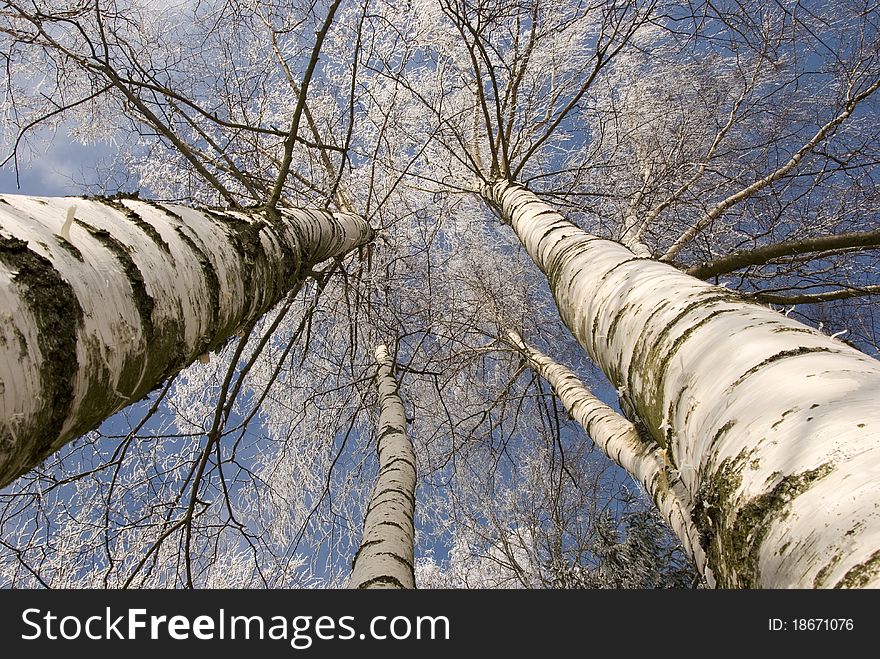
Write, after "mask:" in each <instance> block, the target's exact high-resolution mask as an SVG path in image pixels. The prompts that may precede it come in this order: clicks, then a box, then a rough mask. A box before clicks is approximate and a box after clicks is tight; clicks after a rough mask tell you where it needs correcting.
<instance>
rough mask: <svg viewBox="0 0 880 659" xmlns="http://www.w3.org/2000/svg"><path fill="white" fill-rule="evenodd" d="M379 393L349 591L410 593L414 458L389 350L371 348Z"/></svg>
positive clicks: (414, 488) (411, 585)
mask: <svg viewBox="0 0 880 659" xmlns="http://www.w3.org/2000/svg"><path fill="white" fill-rule="evenodd" d="M376 362H377V364H378V367H379V368H378V372H377V374H376V383H377V386H378V388H379V407H380V411H379V438H378V444H377V447H376V450H377V452H378V454H379V477H378V478H377V479H376V487H375V488H374V489H373V496H372V497H371V498H370V505H369V507H368V508H367V514H366V517H365V519H364V536H363V539H362V540H361V546H360V549H358V552H357V554H356V555H355V557H354V562H353V564H352V571H351V580H350V581H349V587H350V588H415V577H414V575H413V560H414V549H413V541H414V538H415V531H414V529H413V514H414V512H415V496H416V456H415V453H414V452H413V447H412V442H410V440H409V438H408V437H407V436H406V415H405V414H404V410H403V402H402V401H401V400H400V395H399V394H398V393H397V381H396V380H395V379H394V368H393V363H392V361H391V358H390V357H389V356H388V349H387V348H386V347H385V346H384V345H380V346H378V347H377V348H376Z"/></svg>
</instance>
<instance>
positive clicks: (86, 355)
mask: <svg viewBox="0 0 880 659" xmlns="http://www.w3.org/2000/svg"><path fill="white" fill-rule="evenodd" d="M274 217H275V219H274V220H269V219H267V218H266V217H265V216H263V215H261V214H258V213H250V214H248V213H234V212H218V211H207V210H197V209H193V208H188V207H184V206H177V205H171V204H156V203H149V202H146V201H138V200H111V199H99V198H92V199H83V198H39V197H29V196H19V195H0V313H2V318H0V486H2V485H5V484H7V483H9V482H10V481H12V480H13V479H14V478H16V477H17V476H19V475H20V474H22V473H24V472H25V471H27V470H28V469H30V468H32V467H34V466H36V465H37V464H39V462H40V461H41V460H42V459H44V458H45V457H46V456H47V455H49V454H50V453H52V452H53V451H55V450H57V449H58V448H60V447H61V446H62V445H63V444H65V443H67V442H69V441H71V440H73V439H75V438H76V437H79V436H80V435H82V434H83V433H85V432H87V431H88V430H91V429H92V428H94V427H96V426H97V425H98V424H99V423H100V422H101V421H102V420H104V419H105V418H106V417H108V416H109V415H111V414H112V413H114V412H116V411H117V410H119V409H121V408H123V407H125V406H126V405H128V404H129V403H133V402H135V401H137V400H139V399H141V398H143V397H144V395H146V394H147V393H148V392H149V391H150V390H151V389H153V388H154V387H156V386H157V385H158V384H159V383H161V382H162V381H163V380H164V379H166V378H168V377H169V376H171V375H173V374H174V373H176V372H177V371H178V370H180V369H181V368H182V367H184V366H186V365H187V364H189V363H191V362H192V361H193V360H195V359H196V358H197V357H198V356H199V355H202V354H204V353H206V352H208V351H210V350H215V349H217V348H219V347H220V346H221V345H222V344H223V342H224V341H226V340H227V339H228V338H229V337H230V336H232V335H233V334H234V333H235V332H236V331H237V330H238V329H239V328H241V327H242V326H243V325H245V324H247V323H249V322H250V321H252V320H255V319H257V318H259V317H260V316H261V315H262V314H264V313H265V312H266V311H268V310H269V309H270V308H271V307H272V306H274V305H275V304H276V303H277V302H278V301H279V300H281V299H282V298H283V296H284V295H285V294H286V293H287V292H288V291H289V290H290V289H291V288H292V287H293V286H294V285H295V284H296V283H297V282H298V281H300V280H301V279H302V278H303V277H304V276H305V274H306V271H307V270H308V268H309V267H310V266H311V265H312V264H315V263H318V262H320V261H323V260H325V259H328V258H331V257H339V256H342V255H344V254H345V253H346V252H348V251H349V250H350V249H352V248H353V247H355V246H358V245H361V244H364V243H365V242H366V241H368V240H370V239H371V237H372V233H373V232H372V229H371V228H370V226H369V225H368V224H367V223H366V222H365V221H364V220H362V219H361V218H359V217H357V216H355V215H346V214H337V215H333V214H331V213H328V212H326V211H320V210H295V211H284V212H283V216H280V217H279V216H277V215H276V216H274Z"/></svg>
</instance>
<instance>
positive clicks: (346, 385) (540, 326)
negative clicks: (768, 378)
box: [0, 0, 880, 587]
mask: <svg viewBox="0 0 880 659" xmlns="http://www.w3.org/2000/svg"><path fill="white" fill-rule="evenodd" d="M878 27H880V11H878V9H877V8H876V7H874V6H873V5H871V4H870V3H865V2H862V1H860V0H844V1H843V2H834V3H831V2H821V1H817V2H804V1H800V0H780V1H779V2H775V3H770V4H767V3H764V2H760V1H758V0H754V1H751V0H747V1H739V2H726V1H722V2H701V1H699V0H678V1H676V0H670V1H665V0H632V1H624V2H618V1H616V0H595V1H594V2H573V1H572V2H558V1H553V2H551V1H549V0H493V1H484V0H410V1H409V2H394V1H391V0H387V1H386V0H332V1H327V0H322V1H318V2H300V1H299V0H250V1H239V0H201V1H200V2H191V1H189V0H178V1H176V2H154V1H152V0H106V1H97V0H46V1H42V0H38V1H32V2H19V0H10V1H8V2H7V3H6V7H5V8H4V9H3V10H0V33H2V37H0V39H2V43H3V48H2V49H0V52H2V53H3V58H4V64H5V75H4V82H3V88H2V90H3V96H2V100H0V108H2V111H3V113H4V123H3V127H4V138H5V139H4V144H5V147H6V153H7V155H8V158H7V160H6V166H7V167H14V168H15V170H16V172H17V173H18V175H19V176H20V177H22V178H25V177H27V176H28V170H27V166H28V163H29V162H31V161H32V160H33V159H37V158H41V157H46V156H45V155H43V154H42V153H41V152H40V151H39V139H38V138H39V136H40V135H44V134H45V133H46V131H55V132H56V138H55V139H56V143H57V142H58V140H61V139H70V140H73V141H76V142H79V143H82V144H85V145H89V144H91V145H94V144H102V145H110V146H109V148H108V147H104V148H106V149H107V150H108V151H109V152H110V153H111V160H110V161H109V162H106V163H102V164H101V165H100V167H97V168H95V170H94V171H92V172H89V173H84V175H83V180H82V181H81V183H82V185H81V186H80V187H81V192H82V193H83V194H92V195H100V196H102V197H105V198H106V197H115V198H116V199H117V200H121V199H125V198H129V197H132V196H134V197H140V198H149V199H152V200H159V201H165V202H173V203H176V204H185V205H189V206H194V207H200V208H204V209H214V210H215V211H217V212H229V211H234V212H241V213H279V212H281V213H283V212H287V211H288V209H295V208H318V209H324V210H329V211H332V212H336V213H353V214H357V215H359V216H360V217H361V218H363V219H364V220H366V221H367V222H369V224H370V225H371V226H372V227H373V228H374V230H375V237H374V238H373V240H372V242H371V243H370V244H369V245H366V246H362V247H359V248H358V249H356V250H354V251H352V252H350V253H349V254H348V255H347V256H345V257H340V258H335V259H333V260H331V261H327V262H325V263H323V264H321V265H320V266H317V265H315V266H314V268H313V269H312V270H311V271H310V272H309V273H308V275H309V277H308V279H307V280H306V281H305V283H303V284H302V285H301V286H297V287H295V288H294V289H293V291H292V292H291V293H290V294H289V295H288V296H287V297H285V299H283V300H282V301H281V302H279V303H278V304H277V305H276V306H275V307H274V308H273V309H272V310H270V311H269V312H268V313H266V314H265V315H264V316H263V317H262V318H261V319H260V320H259V321H258V322H256V323H255V324H253V325H252V326H248V327H246V328H243V330H242V331H240V332H239V333H238V334H236V335H234V336H233V337H232V338H231V339H230V340H229V341H228V342H226V343H225V344H224V345H221V346H216V347H215V349H214V351H213V352H211V353H210V354H208V355H205V356H204V358H203V359H199V360H196V361H195V362H194V363H192V364H191V365H190V366H188V367H187V368H185V369H183V370H180V371H179V372H178V373H176V374H175V375H174V376H173V377H171V378H170V379H168V380H167V382H164V383H163V384H162V386H161V387H160V388H158V389H157V390H155V391H153V392H150V394H149V395H148V396H147V398H146V399H144V400H141V401H139V402H137V403H135V404H133V405H131V406H129V407H127V408H125V409H124V410H122V411H121V412H120V413H118V414H117V415H116V416H114V417H112V418H110V419H109V420H108V421H106V422H105V423H104V424H103V425H101V426H100V428H96V429H95V430H91V431H89V432H87V433H86V434H85V435H83V436H82V437H81V438H79V439H78V440H77V441H75V442H72V443H70V444H67V445H66V446H64V447H63V448H61V449H60V450H59V451H57V452H56V453H53V454H52V455H51V456H49V457H48V458H47V460H46V461H45V462H44V463H43V464H41V465H40V466H39V467H37V468H35V469H34V470H32V471H30V472H28V473H27V474H25V475H24V476H22V477H20V478H19V479H18V480H17V481H15V482H14V483H13V484H12V485H11V486H9V487H7V488H6V489H5V490H3V491H2V493H0V549H2V551H0V583H3V584H8V585H14V586H93V587H119V586H129V585H132V586H143V587H181V586H189V587H218V586H228V587H252V586H256V587H261V586H265V587H297V586H328V585H329V586H340V585H344V584H346V583H347V582H348V578H349V573H350V570H351V562H352V559H353V558H354V556H355V554H356V552H357V550H358V546H359V543H360V541H361V532H362V526H363V521H364V516H365V513H366V507H367V505H368V503H369V500H370V493H371V491H372V489H373V486H374V484H375V482H376V474H377V471H378V466H377V464H376V459H375V450H376V444H377V441H378V435H379V432H380V423H379V392H378V390H377V388H376V382H375V375H376V365H375V349H376V347H377V346H379V345H387V347H388V352H389V353H390V359H391V361H393V362H394V364H395V370H396V377H397V382H398V393H399V394H400V397H401V399H402V402H403V406H404V410H405V416H406V432H407V435H408V436H409V438H410V439H411V440H412V443H413V448H414V451H415V458H416V463H417V470H416V472H417V477H418V480H417V487H416V496H415V501H416V505H415V529H416V533H415V536H416V537H415V576H416V583H417V585H421V586H444V587H449V586H452V587H511V586H516V587H596V586H611V587H657V586H662V587H686V586H693V585H696V584H697V583H699V581H700V579H699V577H698V576H697V574H696V572H695V571H694V568H693V566H692V565H690V564H689V559H688V558H687V556H686V555H685V554H684V553H683V551H682V550H681V549H680V548H678V547H677V544H676V543H677V539H676V538H675V536H673V535H672V534H671V532H670V531H669V530H668V529H667V528H666V527H665V526H663V522H662V521H660V520H659V518H658V517H657V514H656V512H654V510H653V508H652V504H651V502H650V500H649V497H647V496H646V493H645V491H644V488H643V486H642V485H641V484H640V483H639V482H638V481H637V480H634V479H633V478H631V477H630V476H629V475H628V474H627V473H626V472H625V471H623V470H621V469H619V468H618V467H616V466H615V465H614V464H613V463H612V462H610V461H609V460H608V459H607V458H606V457H605V456H604V454H603V453H602V452H601V451H600V450H598V449H596V445H600V444H601V443H600V442H598V441H597V442H596V444H594V443H593V441H592V440H591V439H590V437H589V436H588V434H587V433H585V431H584V429H583V427H582V426H581V425H580V424H579V423H578V422H577V420H575V419H572V418H571V417H570V416H569V415H568V413H567V412H566V409H565V407H564V406H563V404H562V403H561V402H560V400H559V399H558V398H557V397H556V395H555V394H554V391H553V389H552V388H551V386H550V385H549V384H548V383H547V382H546V381H545V380H543V379H542V377H541V376H540V375H539V374H538V372H537V371H536V370H535V369H534V368H533V365H532V364H531V363H530V361H529V358H528V351H524V349H523V346H522V344H521V341H522V340H524V341H526V342H527V343H528V345H530V346H534V347H535V348H536V349H538V350H540V351H541V352H542V353H544V354H546V355H549V356H550V357H551V358H552V359H553V360H555V361H556V362H559V363H561V364H564V365H565V366H567V367H568V368H569V369H571V370H572V371H573V372H574V373H576V374H577V375H578V377H579V378H580V379H581V380H583V381H584V382H585V383H587V384H588V385H589V386H590V387H591V388H592V389H593V391H594V392H595V393H596V395H597V396H598V397H599V398H601V399H603V400H604V401H605V402H606V403H608V404H609V405H611V406H612V407H613V408H614V409H620V410H621V412H622V413H623V415H624V416H626V417H627V418H628V419H629V421H630V422H632V424H633V425H634V427H635V428H636V429H638V430H639V431H640V432H644V430H645V428H644V426H645V424H646V422H647V420H646V419H644V418H642V416H643V415H641V414H640V413H639V411H638V410H637V409H634V407H633V402H632V401H631V400H629V399H628V397H627V394H628V392H627V391H626V390H624V388H622V387H620V386H618V385H619V383H617V382H614V381H613V380H614V379H613V377H612V378H611V379H609V377H608V374H607V373H603V372H602V370H601V369H600V367H599V366H601V365H599V366H597V364H596V363H594V362H593V361H592V360H591V359H590V357H589V356H588V355H587V354H586V353H585V352H584V351H583V349H582V348H581V347H580V345H578V342H577V341H576V339H575V338H574V337H573V336H572V333H571V331H570V330H569V328H568V327H566V325H565V323H564V322H563V321H562V319H561V318H560V315H559V312H558V311H557V306H556V303H555V302H554V299H553V297H552V295H551V288H553V282H550V283H548V281H547V279H546V278H545V276H544V274H543V273H542V272H541V271H540V270H539V269H538V267H536V265H535V263H534V262H533V261H532V259H531V258H530V257H529V255H528V253H527V252H526V250H524V249H523V248H522V246H521V245H520V242H519V241H518V239H517V236H516V234H515V233H514V232H513V231H511V228H510V227H509V226H507V224H505V222H509V220H505V219H504V217H505V216H504V213H503V212H501V211H500V208H499V205H498V204H495V203H487V200H486V198H484V195H485V190H486V186H488V185H491V184H493V183H495V182H497V181H505V182H510V183H517V184H520V185H523V186H525V187H526V188H528V190H530V191H532V192H533V193H535V194H536V195H537V196H538V197H540V198H541V199H543V200H544V201H545V202H546V203H547V204H550V205H552V206H553V207H554V208H555V209H556V210H558V211H560V212H562V213H564V214H565V216H566V217H567V218H568V219H569V220H570V221H571V222H573V223H574V224H575V225H576V226H577V227H579V228H580V229H583V230H584V231H586V232H588V233H589V234H590V235H592V236H597V237H601V238H606V239H610V240H612V241H615V242H618V243H620V244H622V245H623V246H624V247H626V248H628V249H629V250H631V251H632V253H633V255H634V256H633V258H641V259H651V260H655V261H660V262H663V263H665V264H668V265H670V266H673V267H675V268H677V269H678V270H680V271H682V272H684V273H688V274H690V275H692V276H693V277H697V278H700V279H704V280H706V281H708V282H711V283H714V284H719V285H721V286H723V287H726V288H727V289H729V291H730V294H731V295H732V296H740V297H737V299H742V300H746V301H751V302H756V303H760V304H764V305H767V306H769V307H770V308H771V309H774V310H776V311H778V312H779V313H780V314H782V315H784V316H788V317H790V318H792V319H797V320H800V321H801V322H803V323H805V324H807V325H811V326H813V327H815V328H818V329H819V330H820V331H821V332H824V333H827V334H829V335H833V336H835V337H836V338H837V339H838V340H840V341H843V342H846V343H848V344H850V345H851V346H853V347H855V348H857V349H858V350H861V351H862V352H863V353H865V354H867V355H869V356H870V357H872V358H875V359H876V357H877V356H878V351H880V334H878V321H880V315H878V307H877V299H878V298H877V294H878V293H880V221H878V203H880V196H878V187H877V185H876V177H877V176H878V175H880V168H878V162H880V161H878V157H880V141H878V131H880V122H878V120H877V119H878V106H877V99H878V98H880V94H876V91H877V89H878V87H880V34H878ZM48 155H49V156H51V152H50V153H49V154H48ZM244 295H246V296H252V295H254V291H246V292H245V293H244ZM4 313H5V310H4ZM510 332H514V333H516V335H517V336H519V337H521V339H518V340H512V339H511V335H510ZM0 394H2V388H0ZM767 395H768V396H772V395H773V392H767ZM653 430H656V429H653ZM679 466H681V465H679Z"/></svg>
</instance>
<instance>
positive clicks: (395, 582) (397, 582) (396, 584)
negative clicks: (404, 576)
mask: <svg viewBox="0 0 880 659" xmlns="http://www.w3.org/2000/svg"><path fill="white" fill-rule="evenodd" d="M379 583H387V584H391V585H393V586H394V587H395V588H400V589H401V590H407V587H406V586H404V585H403V584H402V583H400V580H399V579H396V578H394V577H390V576H387V575H383V576H381V577H373V578H372V579H367V580H366V581H364V582H363V583H362V584H358V590H360V589H361V588H370V587H371V586H373V585H375V584H379Z"/></svg>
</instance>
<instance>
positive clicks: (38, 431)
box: [0, 236, 83, 486]
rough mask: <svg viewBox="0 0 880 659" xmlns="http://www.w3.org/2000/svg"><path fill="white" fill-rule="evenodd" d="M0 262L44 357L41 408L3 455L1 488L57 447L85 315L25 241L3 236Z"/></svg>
mask: <svg viewBox="0 0 880 659" xmlns="http://www.w3.org/2000/svg"><path fill="white" fill-rule="evenodd" d="M0 261H2V262H3V264H4V265H5V266H6V267H8V268H9V269H10V270H13V271H15V272H16V273H17V274H15V276H14V277H13V282H14V286H16V287H17V288H19V290H20V291H21V294H20V295H21V299H22V300H23V301H24V302H25V303H26V304H27V305H28V308H29V309H30V312H31V314H32V315H33V317H34V320H35V322H36V325H37V330H38V331H37V347H38V348H39V352H40V355H41V358H42V359H41V362H40V388H41V394H42V395H41V402H42V405H41V406H40V409H39V411H38V412H37V413H36V414H35V415H34V418H33V422H32V423H31V424H30V425H29V426H28V427H26V428H19V429H17V430H16V433H15V436H16V439H15V440H14V444H13V446H12V447H11V450H8V449H7V450H4V451H3V454H4V455H2V456H0V459H2V460H3V463H4V466H3V468H2V471H0V486H2V485H5V484H7V483H9V482H11V481H12V479H14V478H15V477H17V476H18V475H20V474H22V473H23V472H25V471H27V470H28V469H30V468H32V467H34V466H36V465H37V464H39V463H40V461H41V460H42V459H43V458H45V457H46V456H47V455H49V454H50V453H51V452H52V450H53V449H54V448H55V445H56V441H57V440H58V438H59V436H60V435H61V429H62V427H63V425H64V423H65V421H66V419H67V416H68V413H69V411H70V405H71V403H72V401H73V396H74V394H73V390H74V389H73V388H74V380H75V378H76V373H77V368H78V363H77V357H76V347H77V331H78V330H79V329H80V328H81V327H82V322H83V312H82V307H81V306H80V304H79V301H78V300H77V299H76V295H75V294H74V292H73V288H72V287H71V286H70V284H69V283H68V282H67V281H65V280H64V278H63V277H62V276H61V274H60V273H59V272H58V271H57V270H56V269H55V267H54V266H53V265H52V263H51V262H50V261H49V259H47V258H45V257H43V256H41V255H39V254H36V253H35V252H32V251H31V250H30V249H29V248H28V246H27V242H26V241H24V240H20V239H18V238H12V237H4V236H0ZM22 348H23V349H25V350H26V349H27V346H26V345H25V346H22ZM7 443H8V439H7Z"/></svg>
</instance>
